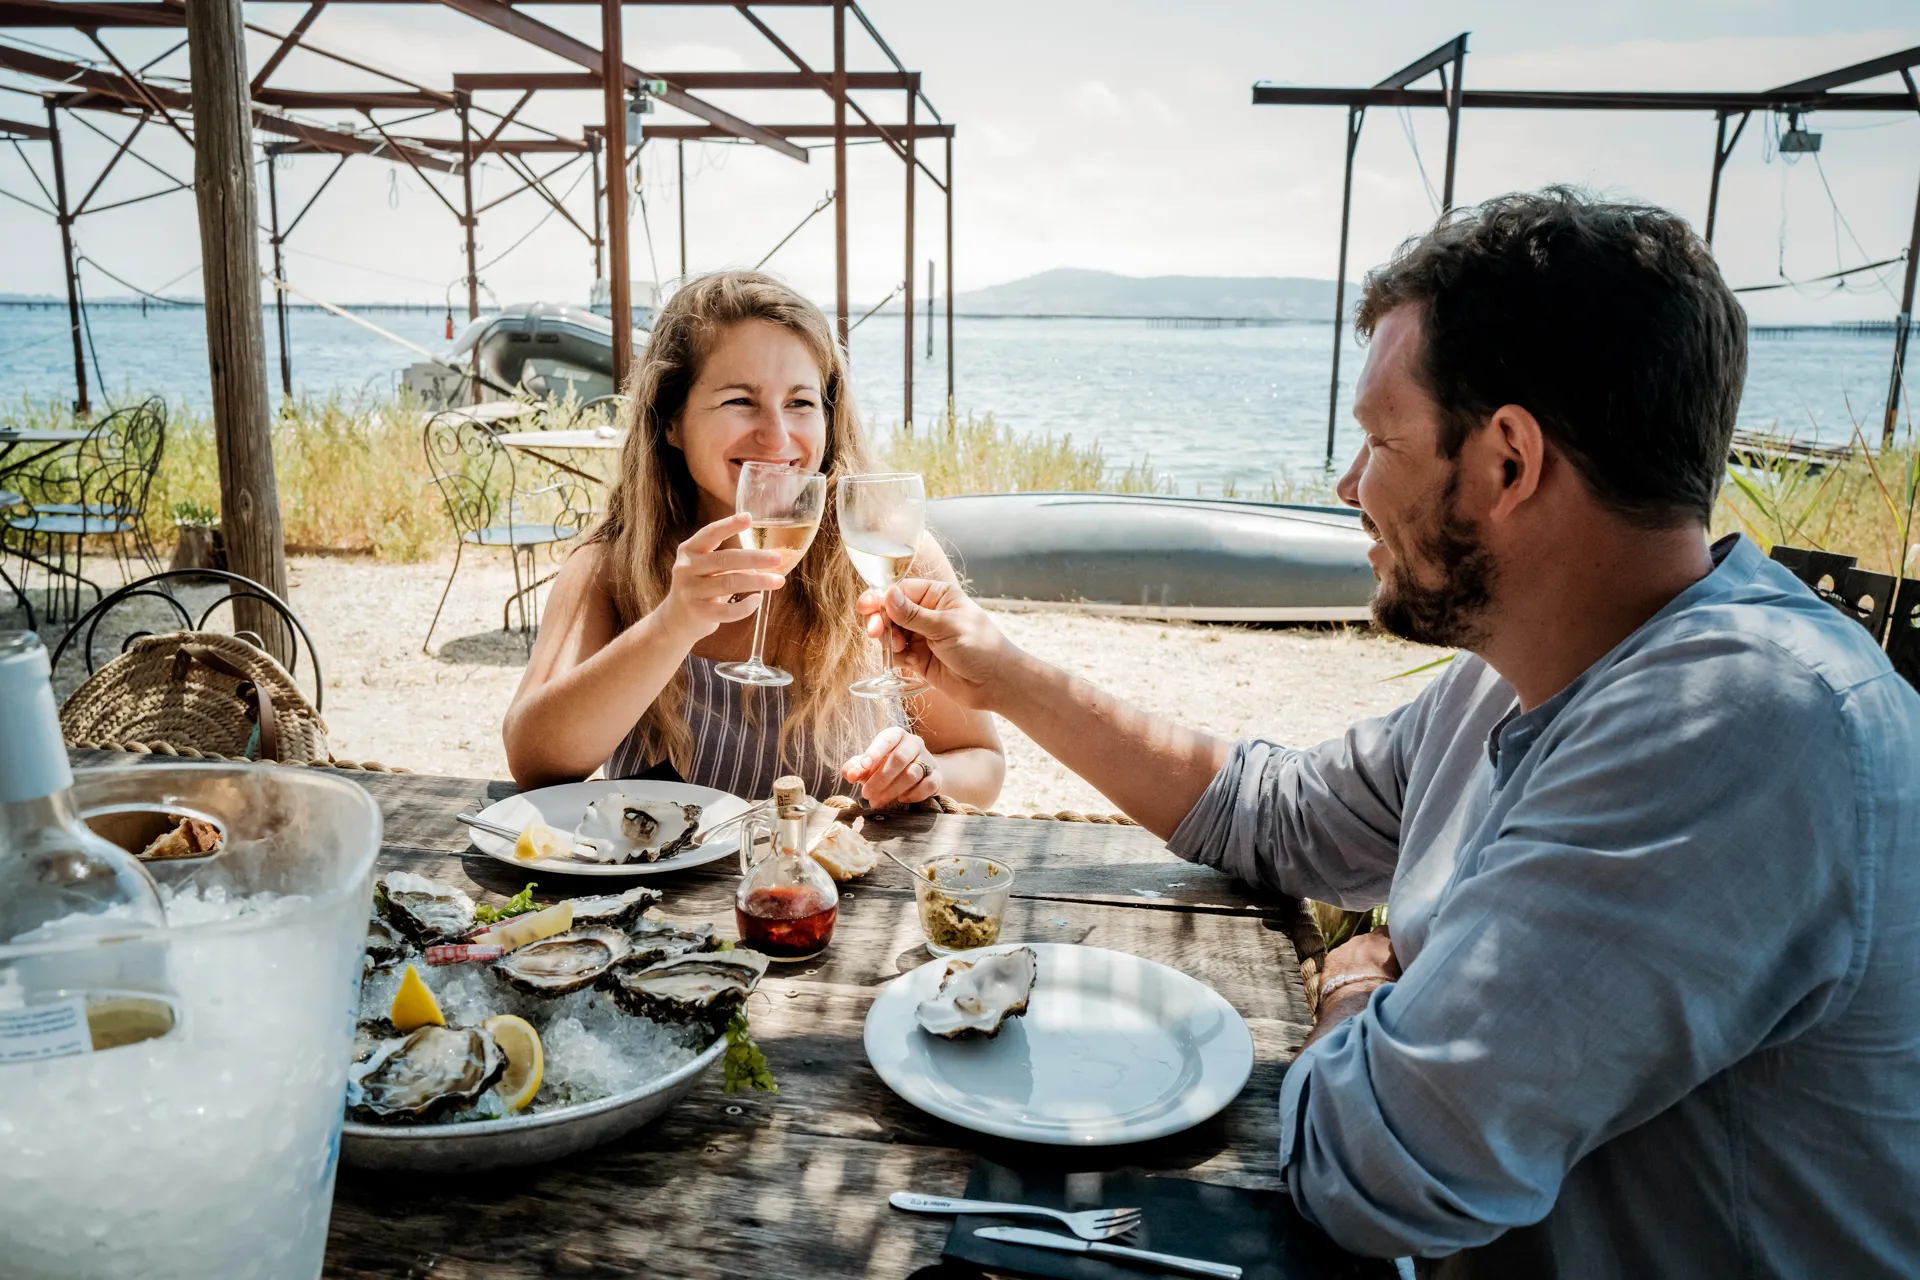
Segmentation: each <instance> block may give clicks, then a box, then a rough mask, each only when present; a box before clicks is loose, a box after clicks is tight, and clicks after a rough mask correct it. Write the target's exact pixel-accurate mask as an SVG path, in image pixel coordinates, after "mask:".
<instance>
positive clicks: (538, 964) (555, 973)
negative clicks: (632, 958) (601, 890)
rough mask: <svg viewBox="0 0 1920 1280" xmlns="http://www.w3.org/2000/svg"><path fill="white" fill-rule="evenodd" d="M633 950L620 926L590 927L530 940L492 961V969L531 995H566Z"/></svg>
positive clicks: (585, 984) (589, 983)
mask: <svg viewBox="0 0 1920 1280" xmlns="http://www.w3.org/2000/svg"><path fill="white" fill-rule="evenodd" d="M630 950H632V945H631V944H630V943H629V942H628V941H627V935H626V934H624V933H622V932H621V931H620V930H618V929H606V928H601V927H598V926H591V925H590V926H588V927H587V928H585V929H569V930H568V931H567V932H565V933H556V934H555V935H553V936H552V937H551V938H542V939H540V940H539V941H538V942H530V943H528V944H527V945H526V946H524V947H520V948H519V949H517V950H514V951H509V952H507V954H505V955H503V956H501V957H500V958H499V959H498V960H495V961H494V962H493V971H494V972H495V973H497V974H499V975H500V977H501V978H503V979H504V980H505V981H506V982H507V983H508V984H509V985H511V986H513V987H516V988H518V989H519V990H521V991H524V992H526V993H527V994H528V995H531V996H564V995H567V994H569V993H571V992H574V991H578V990H580V989H581V988H583V987H589V986H592V985H593V984H594V983H595V982H597V981H599V979H600V975H601V974H603V973H605V972H606V971H607V970H608V969H611V968H612V967H613V966H614V964H615V963H616V962H618V961H620V960H622V959H625V958H626V955H627V953H628V952H629V951H630Z"/></svg>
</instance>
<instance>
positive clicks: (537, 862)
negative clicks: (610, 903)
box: [467, 778, 747, 877]
mask: <svg viewBox="0 0 1920 1280" xmlns="http://www.w3.org/2000/svg"><path fill="white" fill-rule="evenodd" d="M613 791H624V792H626V793H627V794H628V795H630V796H638V797H639V798H640V799H642V800H673V801H677V802H679V803H680V804H697V805H699V806H700V807H701V813H700V829H701V830H703V831H704V830H706V829H707V828H708V827H711V826H714V825H716V824H718V823H721V822H725V821H726V820H727V819H728V818H731V817H734V816H735V815H736V814H739V813H741V812H742V811H744V810H745V809H746V808H747V802H746V801H745V800H742V799H741V798H740V797H739V796H736V795H731V794H729V793H727V792H725V791H716V790H714V789H713V788H712V787H695V786H690V785H688V784H687V783H684V782H641V781H636V780H635V779H632V778H625V779H608V778H598V779H595V780H594V781H592V782H567V783H562V784H561V785H560V786H557V787H541V788H539V789H538V790H535V791H523V792H521V793H520V794H519V795H517V796H508V797H507V798H506V799H505V800H502V801H500V802H498V803H497V804H490V805H488V806H487V807H486V808H484V809H482V810H481V811H480V813H479V816H480V817H482V818H485V819H486V820H487V821H488V822H497V823H499V824H500V825H501V826H503V827H511V828H513V829H514V830H515V831H525V830H526V829H527V827H528V826H529V825H531V824H532V823H535V822H544V823H546V824H547V825H548V826H550V827H558V828H559V829H560V830H562V831H565V832H568V833H571V832H572V831H573V829H574V828H575V827H577V826H579V825H580V819H581V818H582V817H584V816H585V815H586V812H587V806H588V805H589V804H592V803H593V802H594V801H595V800H598V799H599V798H600V797H601V796H604V795H606V794H608V793H609V792H613ZM467 834H468V835H470V836H472V837H473V846H474V848H476V849H478V850H480V852H482V853H484V854H486V855H487V856H488V857H490V858H497V859H498V860H499V861H501V862H504V863H507V864H508V865H509V866H515V867H524V868H526V869H528V870H532V871H552V872H564V873H565V874H567V875H570V876H619V877H628V876H658V875H665V874H666V873H667V872H669V871H684V870H686V869H687V868H688V867H698V866H701V865H703V864H705V863H709V862H714V861H717V860H719V859H721V858H726V857H731V856H732V855H733V852H734V851H735V850H736V849H738V848H739V847H740V839H739V834H738V829H737V828H736V829H735V830H733V831H729V832H727V833H726V834H724V835H721V836H718V837H716V838H715V839H714V840H712V841H711V842H709V843H707V844H704V845H701V846H700V847H699V848H697V849H682V850H681V851H680V852H679V853H676V854H674V855H673V856H672V857H670V858H662V859H660V861H658V862H618V863H601V862H576V861H574V860H573V859H572V858H535V859H534V860H533V861H531V862H528V861H525V860H523V859H520V858H516V857H514V856H513V842H512V841H511V840H507V839H505V838H503V837H501V836H496V835H489V834H488V833H487V832H485V831H474V830H471V829H469V830H468V832H467Z"/></svg>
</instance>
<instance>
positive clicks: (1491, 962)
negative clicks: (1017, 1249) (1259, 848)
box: [1280, 637, 1861, 1256]
mask: <svg viewBox="0 0 1920 1280" xmlns="http://www.w3.org/2000/svg"><path fill="white" fill-rule="evenodd" d="M1708 673H1711V675H1710V677H1709V675H1708ZM1847 732H1848V731H1847V728H1846V725H1845V722H1844V720H1843V719H1842V717H1841V716H1840V714H1839V712H1838V710H1837V708H1836V706H1835V697H1834V693H1833V691H1832V690H1831V689H1829V688H1828V687H1827V686H1826V685H1825V684H1823V683H1822V682H1821V681H1820V680H1819V679H1818V678H1817V677H1816V676H1814V675H1813V674H1812V673H1811V672H1807V671H1805V670H1804V669H1801V668H1798V667H1792V668H1790V669H1788V670H1786V671H1784V672H1783V664H1781V663H1779V662H1778V661H1762V660H1760V656H1759V654H1758V652H1757V648H1756V646H1754V645H1753V644H1751V643H1747V642H1743V641H1739V640H1721V639H1715V638H1713V637H1707V638H1705V639H1702V640H1699V641H1697V642H1694V643H1691V644H1685V645H1677V646H1669V647H1668V648H1666V649H1664V650H1663V651H1662V653H1661V655H1660V660H1659V661H1651V660H1650V661H1648V662H1647V663H1645V664H1636V663H1635V662H1634V661H1633V660H1629V661H1627V662H1625V663H1622V664H1621V665H1620V666H1619V667H1617V668H1615V669H1614V670H1613V671H1612V672H1610V673H1609V679H1608V681H1607V683H1606V685H1605V687H1603V688H1600V689H1596V690H1594V691H1593V692H1592V693H1591V694H1590V695H1588V696H1585V697H1582V698H1581V699H1580V700H1579V701H1578V702H1576V703H1575V704H1573V705H1572V706H1570V707H1569V709H1568V710H1566V711H1564V712H1562V713H1561V715H1560V716H1559V717H1558V718H1557V719H1556V720H1554V721H1553V723H1552V724H1551V726H1550V727H1549V728H1548V729H1547V730H1546V732H1545V733H1543V734H1542V736H1541V737H1540V739H1539V741H1538V742H1537V743H1536V744H1535V745H1534V747H1533V749H1532V750H1533V752H1535V753H1538V754H1537V755H1536V758H1534V759H1533V760H1532V761H1531V762H1530V763H1531V765H1532V768H1531V770H1530V771H1529V773H1528V774H1527V775H1526V776H1525V777H1521V776H1518V775H1516V777H1515V778H1514V779H1513V780H1512V781H1511V782H1510V783H1509V784H1508V785H1514V786H1524V792H1523V794H1522V795H1520V796H1519V797H1518V798H1517V799H1516V800H1515V802H1514V803H1513V805H1512V807H1511V808H1509V809H1506V810H1505V811H1504V813H1503V814H1502V815H1501V816H1499V817H1497V818H1492V819H1489V821H1491V822H1496V823H1497V824H1498V829H1497V830H1496V831H1494V832H1492V833H1490V835H1491V838H1490V839H1489V840H1488V841H1487V842H1486V843H1484V844H1482V845H1479V846H1478V847H1477V848H1475V849H1474V850H1473V851H1471V852H1470V853H1469V854H1468V855H1467V857H1466V858H1465V859H1464V860H1463V865H1462V867H1461V869H1460V872H1459V877H1460V878H1459V880H1458V881H1457V883H1456V884H1455V885H1454V886H1453V888H1452V889H1451V890H1450V891H1449V893H1448V894H1447V896H1446V897H1445V899H1444V900H1443V901H1442V902H1441V904H1440V906H1439V908H1438V911H1437V912H1436V914H1435V915H1434V918H1433V921H1432V925H1431V929H1430V932H1429V933H1428V934H1427V937H1426V940H1425V945H1424V946H1423V948H1422V949H1421V951H1420V953H1419V954H1418V955H1417V956H1416V957H1414V958H1413V960H1412V961H1411V963H1409V964H1408V965H1407V968H1406V971H1405V973H1404V974H1403V975H1402V977H1401V979H1400V980H1399V981H1398V982H1397V983H1394V984H1392V985H1390V986H1386V987H1382V988H1380V989H1378V990H1377V991H1376V992H1375V993H1374V995H1373V997H1372V998H1371V1000H1370V1001H1369V1002H1368V1005H1367V1007H1366V1008H1365V1010H1364V1011H1363V1012H1361V1013H1360V1014H1358V1015H1356V1016H1355V1017H1353V1018H1352V1019H1350V1020H1348V1021H1347V1022H1346V1023H1344V1024H1342V1025H1341V1026H1340V1027H1338V1028H1336V1029H1335V1030H1334V1031H1333V1032H1332V1033H1330V1034H1329V1035H1327V1036H1326V1037H1325V1038H1324V1039H1322V1040H1321V1041H1320V1042H1319V1043H1317V1044H1315V1045H1314V1046H1313V1047H1312V1048H1310V1049H1308V1050H1307V1051H1305V1052H1304V1053H1302V1054H1301V1055H1300V1056H1299V1058H1298V1059H1297V1060H1296V1061H1295V1062H1294V1063H1293V1065H1292V1066H1291V1068H1290V1069H1289V1070H1288V1073H1287V1076H1286V1080H1285V1082H1284V1085H1283V1087H1282V1090H1281V1095H1280V1128H1281V1141H1280V1158H1281V1164H1282V1167H1283V1168H1284V1169H1285V1170H1286V1172H1287V1177H1288V1183H1289V1186H1290V1188H1291V1190H1292V1194H1293V1196H1294V1199H1295V1201H1296V1202H1297V1203H1298V1205H1299V1207H1300V1209H1301V1211H1302V1212H1303V1213H1305V1214H1306V1216H1307V1217H1309V1218H1311V1219H1312V1220H1313V1221H1315V1222H1316V1223H1318V1224H1319V1225H1320V1226H1321V1227H1322V1228H1324V1229H1325V1230H1326V1231H1327V1232H1328V1233H1329V1234H1330V1235H1331V1236H1332V1237H1333V1238H1334V1239H1335V1240H1337V1241H1339V1242H1340V1243H1341V1244H1342V1245H1345V1246H1346V1247H1348V1248H1350V1249H1353V1250H1356V1251H1359V1252H1363V1253H1368V1254H1374V1255H1380V1256H1393V1255H1404V1254H1408V1253H1413V1254H1424V1255H1437V1254H1442V1253H1450V1252H1453V1251H1456V1250H1459V1249H1462V1248H1468V1247H1472V1246H1476V1245H1480V1244H1484V1243H1486V1242H1487V1241H1489V1240H1491V1239H1493V1238H1494V1237H1495V1236H1497V1235H1499V1234H1500V1233H1502V1232H1503V1231H1506V1230H1508V1229H1509V1228H1512V1227H1515V1226H1520V1225H1523V1224H1528V1223H1532V1222H1536V1221H1538V1220H1540V1219H1541V1218H1542V1217H1544V1216H1545V1215H1546V1214H1547V1212H1548V1210H1549V1209H1551V1208H1552V1206H1553V1204H1554V1202H1555V1199H1556V1197H1557V1196H1558V1194H1559V1191H1560V1187H1561V1183H1562V1181H1563V1180H1564V1178H1565V1177H1566V1175H1567V1173H1568V1171H1569V1170H1570V1169H1571V1168H1572V1167H1573V1165H1574V1164H1575V1163H1577V1162H1578V1161H1579V1160H1581V1159H1582V1158H1583V1157H1584V1156H1585V1155H1586V1154H1587V1153H1589V1152H1591V1151H1592V1150H1593V1149H1594V1148H1595V1147H1597V1146H1599V1145H1600V1144H1602V1143H1604V1142H1606V1141H1608V1140H1609V1139H1610V1138H1612V1137H1614V1136H1616V1135H1618V1134H1621V1133H1623V1132H1625V1131H1627V1130H1628V1129H1631V1128H1633V1127H1635V1126H1637V1125H1640V1124H1642V1123H1644V1122H1646V1121H1647V1120H1649V1119H1651V1118H1653V1117H1654V1116H1656V1115H1658V1114H1660V1113H1661V1112H1662V1111H1664V1110H1666V1109H1667V1108H1669V1107H1671V1106H1673V1105H1674V1104H1675V1103H1676V1102H1677V1101H1679V1100H1680V1099H1681V1098H1683V1097H1684V1096H1685V1095H1686V1094H1688V1093H1690V1092H1691V1091H1693V1090H1695V1089H1696V1088H1699V1087H1700V1086H1701V1085H1702V1084H1703V1083H1704V1082H1706V1081H1708V1080H1710V1079H1711V1078H1712V1077H1713V1076H1715V1075H1716V1074H1718V1073H1719V1072H1721V1071H1722V1070H1724V1069H1725V1068H1727V1067H1728V1066H1730V1065H1732V1064H1733V1063H1735V1062H1737V1061H1739V1060H1740V1059H1741V1058H1744V1057H1746V1056H1747V1055H1749V1054H1752V1053H1754V1052H1756V1051H1758V1050H1761V1049H1764V1048H1766V1047H1769V1046H1770V1045H1773V1044H1776V1043H1781V1042H1783V1041H1784V1040H1786V1039H1788V1038H1791V1037H1792V1036H1794V1035H1796V1034H1798V1033H1800V1032H1801V1031H1804V1030H1805V1029H1806V1028H1807V1027H1809V1026H1811V1025H1813V1024H1814V1023H1815V1022H1817V1021H1818V1020H1819V1018H1820V1017H1821V1016H1822V1014H1823V1013H1824V1012H1825V1011H1826V1010H1827V1009H1828V1008H1829V1007H1830V1006H1831V1005H1832V1004H1833V1002H1834V1001H1836V1000H1840V999H1843V998H1844V992H1845V991H1846V990H1847V983H1848V981H1849V974H1850V973H1855V972H1857V971H1856V969H1855V968H1854V966H1855V965H1856V964H1857V962H1858V960H1859V956H1858V955H1857V954H1856V945H1857V944H1856V939H1857V938H1858V937H1859V936H1860V934H1859V929H1858V924H1859V919H1860V915H1861V908H1860V906H1859V904H1857V903H1856V901H1855V894H1856V891H1857V888H1858V881H1859V877H1858V876H1857V873H1856V871H1855V866H1854V862H1853V857H1854V850H1855V849H1856V848H1857V847H1858V841H1859V839H1860V831H1859V821H1860V819H1859V817H1858V813H1859V810H1858V808H1857V806H1856V805H1855V804H1854V801H1853V787H1852V785H1851V781H1852V779H1851V775H1850V772H1849V771H1850V769H1851V767H1852V762H1853V761H1854V760H1855V759H1857V755H1856V753H1855V752H1854V750H1853V747H1852V744H1850V742H1849V741H1848V740H1847ZM1496 812H1499V811H1498V810H1496Z"/></svg>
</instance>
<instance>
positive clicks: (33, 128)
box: [0, 120, 53, 142]
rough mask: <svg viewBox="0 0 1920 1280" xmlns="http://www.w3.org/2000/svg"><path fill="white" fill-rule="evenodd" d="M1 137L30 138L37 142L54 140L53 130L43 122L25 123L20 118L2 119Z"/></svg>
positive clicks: (0, 123)
mask: <svg viewBox="0 0 1920 1280" xmlns="http://www.w3.org/2000/svg"><path fill="white" fill-rule="evenodd" d="M0 137H9V138H28V139H31V140H33V141H35V142H51V141H53V130H51V129H49V128H47V127H46V126H45V125H42V124H24V123H22V122H21V121H19V120H0Z"/></svg>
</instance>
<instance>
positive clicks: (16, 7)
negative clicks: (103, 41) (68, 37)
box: [0, 0, 187, 30]
mask: <svg viewBox="0 0 1920 1280" xmlns="http://www.w3.org/2000/svg"><path fill="white" fill-rule="evenodd" d="M186 21H187V18H186V14H185V12H184V11H182V10H180V9H178V8H176V7H174V6H173V5H170V4H158V3H150V2H148V0H140V2H139V3H129V4H66V3H57V2H56V0H6V3H4V4H0V27H64V28H66V29H68V30H78V29H79V28H81V27H180V26H185V25H186Z"/></svg>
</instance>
